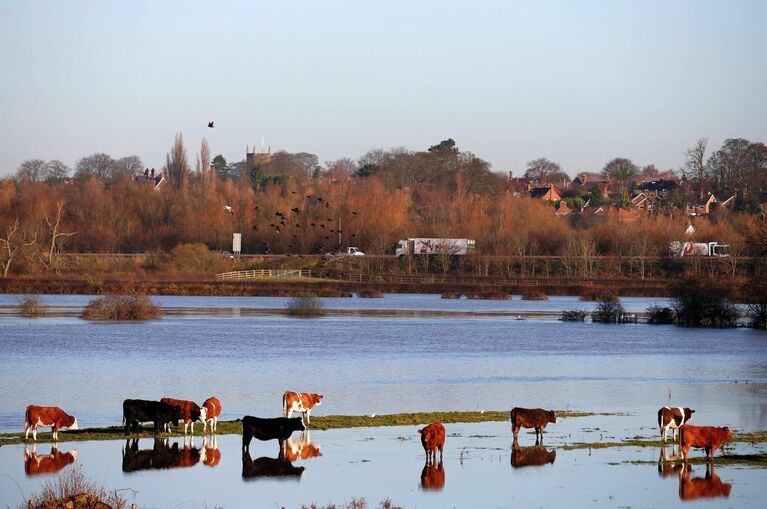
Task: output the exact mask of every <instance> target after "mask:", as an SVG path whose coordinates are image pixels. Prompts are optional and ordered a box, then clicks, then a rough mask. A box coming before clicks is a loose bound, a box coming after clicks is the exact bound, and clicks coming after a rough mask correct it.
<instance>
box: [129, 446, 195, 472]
mask: <svg viewBox="0 0 767 509" xmlns="http://www.w3.org/2000/svg"><path fill="white" fill-rule="evenodd" d="M138 445H139V440H138V439H137V438H134V439H133V440H126V441H125V447H124V448H123V465H122V470H123V472H137V471H139V470H162V469H167V468H185V467H191V466H194V465H196V464H197V463H199V462H200V449H198V448H196V447H194V442H190V441H187V440H184V447H183V449H179V446H178V442H174V443H173V444H172V445H169V443H168V440H167V439H155V440H154V447H153V448H152V449H139V447H138Z"/></svg>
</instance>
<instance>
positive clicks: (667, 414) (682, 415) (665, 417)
mask: <svg viewBox="0 0 767 509" xmlns="http://www.w3.org/2000/svg"><path fill="white" fill-rule="evenodd" d="M694 413H695V410H693V409H692V408H682V407H680V406H678V407H668V406H664V407H663V408H661V409H660V410H658V426H659V427H660V438H661V441H662V442H665V441H666V437H667V435H668V429H669V428H673V430H674V441H676V435H677V430H678V429H679V428H681V427H682V426H684V425H685V424H686V423H687V421H689V420H690V419H692V414H694Z"/></svg>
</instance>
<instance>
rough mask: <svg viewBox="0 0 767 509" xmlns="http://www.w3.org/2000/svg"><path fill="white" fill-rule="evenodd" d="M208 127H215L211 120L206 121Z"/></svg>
mask: <svg viewBox="0 0 767 509" xmlns="http://www.w3.org/2000/svg"><path fill="white" fill-rule="evenodd" d="M208 127H210V128H211V129H212V128H214V127H215V126H214V125H213V121H210V122H208Z"/></svg>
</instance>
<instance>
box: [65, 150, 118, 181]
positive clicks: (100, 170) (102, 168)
mask: <svg viewBox="0 0 767 509" xmlns="http://www.w3.org/2000/svg"><path fill="white" fill-rule="evenodd" d="M114 164H115V160H114V159H112V157H111V156H110V155H109V154H104V153H96V154H91V155H89V156H86V157H83V158H82V159H80V160H79V161H77V164H76V165H75V171H76V172H77V174H79V175H83V174H86V175H93V176H94V177H98V178H103V179H106V178H109V177H111V176H112V168H113V165H114Z"/></svg>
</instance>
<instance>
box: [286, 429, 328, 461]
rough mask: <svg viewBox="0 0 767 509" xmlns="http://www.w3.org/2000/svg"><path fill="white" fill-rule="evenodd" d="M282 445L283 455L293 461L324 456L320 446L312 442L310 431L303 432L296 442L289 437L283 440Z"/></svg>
mask: <svg viewBox="0 0 767 509" xmlns="http://www.w3.org/2000/svg"><path fill="white" fill-rule="evenodd" d="M282 447H283V450H282V455H283V457H284V458H285V459H286V460H288V461H290V462H291V463H292V462H294V461H298V460H308V459H310V458H316V457H317V456H322V452H320V446H319V445H318V444H313V443H312V439H311V437H310V436H309V433H301V438H300V439H298V441H296V442H294V441H293V440H292V439H290V438H288V439H287V440H285V442H283V444H282Z"/></svg>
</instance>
